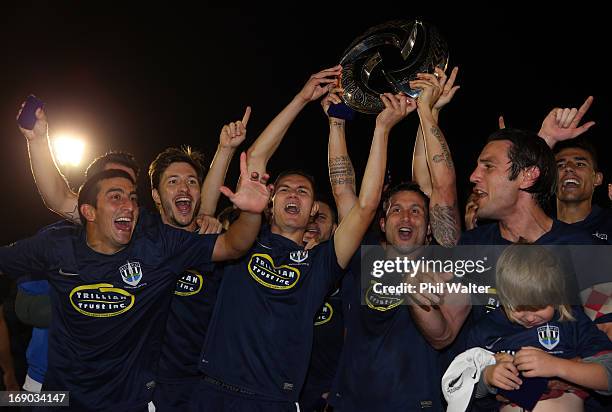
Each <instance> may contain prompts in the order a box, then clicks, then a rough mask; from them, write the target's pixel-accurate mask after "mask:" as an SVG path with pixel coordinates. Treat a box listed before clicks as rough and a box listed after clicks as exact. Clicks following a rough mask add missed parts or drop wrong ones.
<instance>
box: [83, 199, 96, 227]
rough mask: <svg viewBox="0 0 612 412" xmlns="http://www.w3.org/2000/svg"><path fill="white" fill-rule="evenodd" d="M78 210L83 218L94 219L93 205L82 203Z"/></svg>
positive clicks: (94, 209)
mask: <svg viewBox="0 0 612 412" xmlns="http://www.w3.org/2000/svg"><path fill="white" fill-rule="evenodd" d="M79 210H80V211H81V214H82V215H83V217H84V218H85V220H87V221H88V222H93V221H94V220H96V208H95V207H94V206H93V205H90V204H87V203H83V204H82V205H81V206H80V208H79Z"/></svg>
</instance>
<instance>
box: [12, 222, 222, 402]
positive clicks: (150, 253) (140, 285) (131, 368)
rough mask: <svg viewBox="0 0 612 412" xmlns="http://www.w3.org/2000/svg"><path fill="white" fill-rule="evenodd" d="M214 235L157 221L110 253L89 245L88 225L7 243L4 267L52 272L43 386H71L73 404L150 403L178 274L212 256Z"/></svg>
mask: <svg viewBox="0 0 612 412" xmlns="http://www.w3.org/2000/svg"><path fill="white" fill-rule="evenodd" d="M144 223H146V222H144ZM215 241H216V236H214V235H211V236H198V235H195V234H192V233H188V232H186V231H183V230H178V229H173V228H171V227H169V226H166V225H161V224H160V225H153V224H151V225H147V228H146V230H141V229H137V230H135V232H134V235H133V239H132V241H131V242H130V244H129V245H128V246H127V247H126V248H125V249H123V250H121V251H119V252H117V253H115V254H113V255H104V254H100V253H97V252H95V251H94V250H92V249H91V248H89V246H87V243H86V238H85V231H84V229H82V228H80V227H74V228H70V227H66V228H59V229H57V230H49V231H46V232H44V233H41V234H39V235H37V236H35V237H32V238H29V239H26V240H23V241H20V242H17V243H15V244H13V245H12V246H9V247H3V248H2V249H0V270H1V271H3V272H5V273H9V274H11V275H12V276H16V277H17V276H19V275H21V274H27V273H31V272H35V273H38V272H46V273H48V279H49V282H50V285H51V290H50V295H51V302H52V309H53V313H52V322H51V326H50V329H49V369H48V371H47V376H46V381H45V386H44V389H45V390H69V391H70V398H71V399H70V402H71V407H74V408H81V409H92V408H94V407H95V408H97V409H109V408H114V409H116V410H124V409H128V408H132V407H142V406H144V405H146V403H147V402H148V401H149V400H150V399H151V392H152V390H151V389H152V382H153V381H154V375H155V368H156V365H157V361H158V358H159V348H160V345H161V340H162V337H163V331H164V328H163V327H160V325H163V324H164V323H163V322H165V319H166V314H167V311H168V306H169V304H170V299H171V297H172V290H173V288H174V287H175V284H176V280H177V278H178V277H179V276H180V275H181V274H183V273H184V271H185V269H186V268H190V267H198V266H202V265H207V264H209V263H210V261H211V257H212V251H213V249H214V244H215Z"/></svg>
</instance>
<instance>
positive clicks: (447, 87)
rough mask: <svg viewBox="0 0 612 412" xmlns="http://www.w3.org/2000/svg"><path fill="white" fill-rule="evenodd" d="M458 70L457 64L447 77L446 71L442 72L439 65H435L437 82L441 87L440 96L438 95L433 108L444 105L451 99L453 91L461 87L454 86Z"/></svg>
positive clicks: (437, 108) (439, 107) (438, 108)
mask: <svg viewBox="0 0 612 412" xmlns="http://www.w3.org/2000/svg"><path fill="white" fill-rule="evenodd" d="M458 72H459V67H457V66H455V67H453V70H452V71H451V74H450V77H448V78H447V77H446V73H444V70H442V69H441V68H439V67H436V71H435V73H436V74H437V77H438V84H439V85H440V87H441V88H442V93H441V94H440V97H438V100H437V101H436V104H434V107H433V108H434V109H436V110H440V109H441V108H443V107H444V106H446V105H447V104H448V103H449V102H450V101H451V100H453V97H454V96H455V93H456V92H457V90H459V88H460V87H461V86H455V80H456V79H457V73H458Z"/></svg>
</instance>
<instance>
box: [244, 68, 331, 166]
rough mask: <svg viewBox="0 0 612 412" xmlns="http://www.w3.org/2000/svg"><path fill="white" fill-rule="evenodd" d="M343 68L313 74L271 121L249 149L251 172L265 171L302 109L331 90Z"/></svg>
mask: <svg viewBox="0 0 612 412" xmlns="http://www.w3.org/2000/svg"><path fill="white" fill-rule="evenodd" d="M341 71H342V68H341V67H340V66H335V67H332V68H329V69H325V70H323V71H320V72H319V73H316V74H313V75H312V76H310V79H308V82H306V85H304V87H303V88H302V90H300V92H299V93H298V94H297V95H296V96H295V97H294V98H293V100H291V102H290V103H289V104H288V105H287V106H286V107H285V108H284V109H283V110H282V111H281V112H280V113H279V114H278V115H277V116H276V117H275V118H274V120H272V122H270V124H269V125H268V126H267V127H266V128H265V129H264V131H263V132H262V133H261V134H260V135H259V137H258V138H257V140H255V142H253V144H252V145H251V147H250V148H249V150H248V169H249V172H257V173H259V175H260V176H262V175H263V174H264V173H265V170H266V166H267V164H268V160H270V158H271V157H272V155H273V154H274V152H275V151H276V149H277V148H278V146H279V145H280V143H281V141H282V140H283V137H284V136H285V133H287V130H289V127H290V126H291V124H292V123H293V121H294V120H295V118H296V117H297V115H298V114H299V113H300V112H301V111H302V109H303V108H304V107H305V106H306V104H308V103H309V102H312V101H314V100H317V99H318V98H320V97H321V96H323V95H324V94H325V92H327V91H328V90H329V86H328V85H330V84H333V83H334V82H335V81H336V78H337V76H339V75H340V73H341Z"/></svg>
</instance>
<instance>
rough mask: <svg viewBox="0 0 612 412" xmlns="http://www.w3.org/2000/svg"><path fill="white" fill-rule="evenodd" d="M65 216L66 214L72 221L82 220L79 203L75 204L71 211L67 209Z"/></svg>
mask: <svg viewBox="0 0 612 412" xmlns="http://www.w3.org/2000/svg"><path fill="white" fill-rule="evenodd" d="M64 216H66V218H67V219H68V220H70V221H72V222H80V221H81V216H80V215H79V207H78V205H75V206H74V209H72V210H71V211H68V210H67V211H66V212H64Z"/></svg>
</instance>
